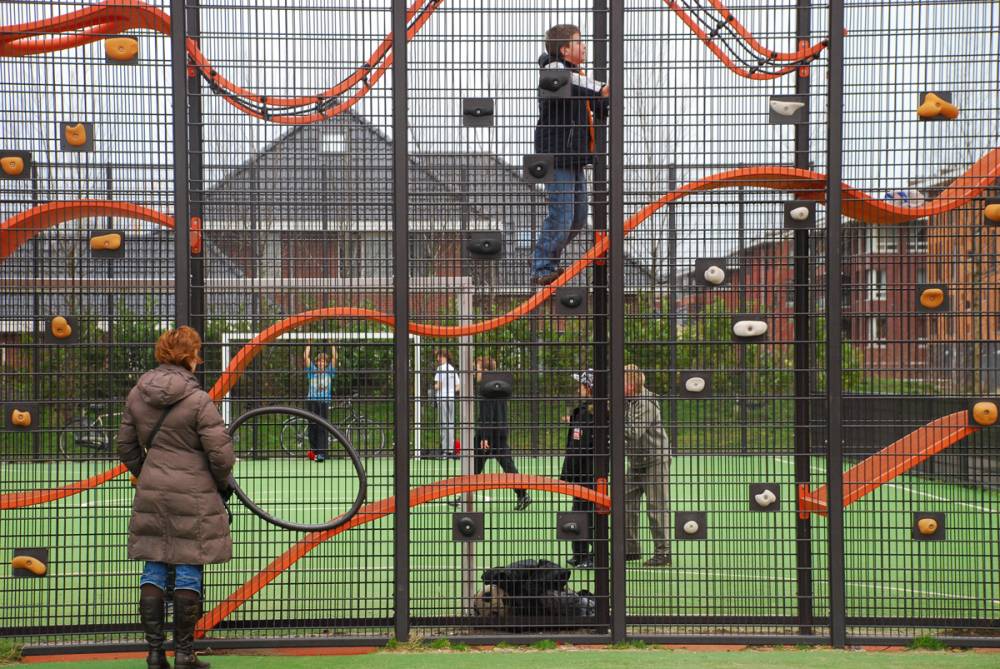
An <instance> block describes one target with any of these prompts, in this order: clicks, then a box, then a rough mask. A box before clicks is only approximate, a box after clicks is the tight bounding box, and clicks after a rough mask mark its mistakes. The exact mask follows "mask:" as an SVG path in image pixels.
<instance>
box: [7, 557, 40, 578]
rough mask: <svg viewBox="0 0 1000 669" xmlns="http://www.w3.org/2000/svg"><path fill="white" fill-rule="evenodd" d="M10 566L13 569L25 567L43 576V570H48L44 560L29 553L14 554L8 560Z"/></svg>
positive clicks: (36, 574)
mask: <svg viewBox="0 0 1000 669" xmlns="http://www.w3.org/2000/svg"><path fill="white" fill-rule="evenodd" d="M10 566H11V567H13V568H14V569H27V570H28V571H30V572H31V573H32V574H34V575H35V576H45V572H47V571H48V567H46V566H45V563H44V562H42V561H41V560H39V559H38V558H34V557H31V556H30V555H15V556H14V557H13V558H12V559H11V561H10Z"/></svg>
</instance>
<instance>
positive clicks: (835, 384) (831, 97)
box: [826, 0, 847, 648]
mask: <svg viewBox="0 0 1000 669" xmlns="http://www.w3.org/2000/svg"><path fill="white" fill-rule="evenodd" d="M827 58H828V59H829V73H828V79H827V81H828V84H827V85H828V101H827V108H828V109H829V112H828V117H827V129H826V136H827V146H826V162H827V168H826V169H827V184H826V185H827V193H826V202H827V205H826V305H827V319H826V342H827V344H826V346H827V350H826V360H827V370H826V371H827V374H826V379H827V385H826V401H827V435H829V436H828V439H827V442H828V452H827V489H828V491H829V492H828V495H827V504H828V507H829V516H828V519H829V536H828V542H829V544H828V552H829V564H830V575H829V577H830V644H831V645H832V646H833V647H834V648H843V647H844V645H845V643H846V636H847V629H846V622H845V617H846V611H845V595H844V506H843V497H844V491H843V479H844V473H843V471H844V451H843V443H842V426H841V407H842V402H841V400H842V394H843V387H842V379H841V371H842V364H843V361H842V360H841V339H842V336H843V333H842V331H841V322H842V318H843V302H842V299H841V297H842V289H843V286H842V285H841V276H840V274H841V257H840V256H841V248H840V245H841V219H840V217H841V209H842V205H843V202H842V197H841V190H840V185H841V183H842V182H843V159H844V155H843V150H844V146H843V144H844V136H843V122H844V118H843V109H844V2H843V0H833V2H831V3H830V46H829V49H828V56H827Z"/></svg>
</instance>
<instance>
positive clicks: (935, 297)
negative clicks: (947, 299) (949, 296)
mask: <svg viewBox="0 0 1000 669" xmlns="http://www.w3.org/2000/svg"><path fill="white" fill-rule="evenodd" d="M942 304H944V291H943V290H941V289H940V288H925V289H924V291H923V292H922V293H920V306H922V307H924V308H925V309H937V308H938V307H940V306H941V305H942Z"/></svg>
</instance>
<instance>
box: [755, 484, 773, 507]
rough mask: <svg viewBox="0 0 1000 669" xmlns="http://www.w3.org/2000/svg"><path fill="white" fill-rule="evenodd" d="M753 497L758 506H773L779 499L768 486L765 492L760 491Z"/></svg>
mask: <svg viewBox="0 0 1000 669" xmlns="http://www.w3.org/2000/svg"><path fill="white" fill-rule="evenodd" d="M753 498H754V500H755V501H756V502H757V505H758V506H771V505H772V504H774V503H775V502H777V501H778V496H777V495H775V494H774V493H773V492H771V491H770V490H768V489H767V488H765V489H764V490H763V492H759V493H757V494H756V495H754V496H753Z"/></svg>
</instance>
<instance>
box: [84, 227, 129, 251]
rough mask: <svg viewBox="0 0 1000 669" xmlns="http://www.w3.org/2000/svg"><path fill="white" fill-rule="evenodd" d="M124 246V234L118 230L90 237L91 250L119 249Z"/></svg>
mask: <svg viewBox="0 0 1000 669" xmlns="http://www.w3.org/2000/svg"><path fill="white" fill-rule="evenodd" d="M121 247H122V236H121V235H120V234H118V233H117V232H109V233H108V234H106V235H95V236H93V237H91V238H90V250H91V251H117V250H118V249H120V248H121Z"/></svg>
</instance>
